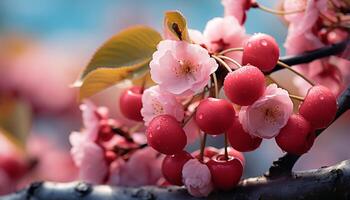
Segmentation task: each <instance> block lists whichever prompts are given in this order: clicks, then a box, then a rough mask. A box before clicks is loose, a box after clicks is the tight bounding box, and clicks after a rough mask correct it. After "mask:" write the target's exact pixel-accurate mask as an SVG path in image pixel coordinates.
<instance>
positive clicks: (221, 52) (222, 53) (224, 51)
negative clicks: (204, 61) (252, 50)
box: [219, 47, 243, 55]
mask: <svg viewBox="0 0 350 200" xmlns="http://www.w3.org/2000/svg"><path fill="white" fill-rule="evenodd" d="M233 51H243V47H236V48H229V49H225V50H223V51H220V52H219V55H224V54H226V53H229V52H233Z"/></svg>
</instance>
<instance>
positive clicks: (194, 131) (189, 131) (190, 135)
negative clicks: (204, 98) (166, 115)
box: [183, 102, 201, 144]
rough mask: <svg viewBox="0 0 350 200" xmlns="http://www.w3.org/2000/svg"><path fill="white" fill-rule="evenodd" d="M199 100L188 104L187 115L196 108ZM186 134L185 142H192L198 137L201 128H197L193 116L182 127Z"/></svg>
mask: <svg viewBox="0 0 350 200" xmlns="http://www.w3.org/2000/svg"><path fill="white" fill-rule="evenodd" d="M198 104H199V102H196V103H192V104H190V105H189V106H188V113H187V115H188V117H189V116H190V115H191V114H192V113H193V112H195V109H196V108H197V106H198ZM183 129H184V131H185V133H186V136H187V144H192V143H194V142H195V141H196V139H197V138H198V137H199V135H200V132H201V130H200V129H199V127H198V125H197V123H196V120H195V119H194V117H192V118H191V119H190V121H188V122H187V124H186V125H185V126H184V127H183Z"/></svg>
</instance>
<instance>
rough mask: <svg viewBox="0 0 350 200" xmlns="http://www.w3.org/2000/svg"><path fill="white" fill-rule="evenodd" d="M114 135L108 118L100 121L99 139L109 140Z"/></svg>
mask: <svg viewBox="0 0 350 200" xmlns="http://www.w3.org/2000/svg"><path fill="white" fill-rule="evenodd" d="M113 136H114V132H113V131H112V127H111V125H110V124H109V123H108V120H101V121H100V130H99V132H98V139H99V141H103V142H108V141H109V140H111V139H112V138H113Z"/></svg>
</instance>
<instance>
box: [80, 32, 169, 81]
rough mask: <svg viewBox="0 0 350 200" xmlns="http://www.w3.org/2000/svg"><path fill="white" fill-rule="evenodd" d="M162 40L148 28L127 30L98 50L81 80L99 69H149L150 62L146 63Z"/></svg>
mask: <svg viewBox="0 0 350 200" xmlns="http://www.w3.org/2000/svg"><path fill="white" fill-rule="evenodd" d="M161 40H162V37H161V35H160V34H159V33H158V32H157V31H155V30H154V29H152V28H149V27H146V26H135V27H131V28H128V29H125V30H123V31H121V32H119V33H118V34H116V35H115V36H113V37H112V38H111V39H109V40H108V41H107V42H106V43H105V44H103V45H102V46H101V47H100V48H99V49H98V50H97V52H96V53H95V54H94V56H93V57H92V59H91V60H90V62H89V64H88V65H87V67H86V68H85V70H84V71H83V73H82V75H81V78H80V80H83V79H84V78H85V77H86V76H87V75H88V74H89V73H91V72H92V71H94V70H96V69H98V68H119V67H126V66H127V67H130V66H138V67H137V68H146V69H147V68H148V62H146V61H149V60H150V59H151V58H152V54H153V53H154V52H155V51H156V49H157V44H158V43H159V42H160V41H161ZM140 63H143V65H140ZM145 71H146V70H145ZM132 72H133V71H130V73H132Z"/></svg>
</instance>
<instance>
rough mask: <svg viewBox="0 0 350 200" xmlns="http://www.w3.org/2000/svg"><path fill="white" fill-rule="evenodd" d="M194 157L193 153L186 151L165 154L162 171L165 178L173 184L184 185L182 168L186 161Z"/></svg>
mask: <svg viewBox="0 0 350 200" xmlns="http://www.w3.org/2000/svg"><path fill="white" fill-rule="evenodd" d="M192 158H193V157H192V156H191V154H189V153H187V152H186V151H182V152H180V153H178V154H175V155H167V156H165V158H164V160H163V163H162V173H163V176H164V178H165V180H167V181H168V182H169V183H171V184H173V185H183V183H182V168H183V166H184V165H185V163H186V162H187V161H188V160H190V159H192Z"/></svg>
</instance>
